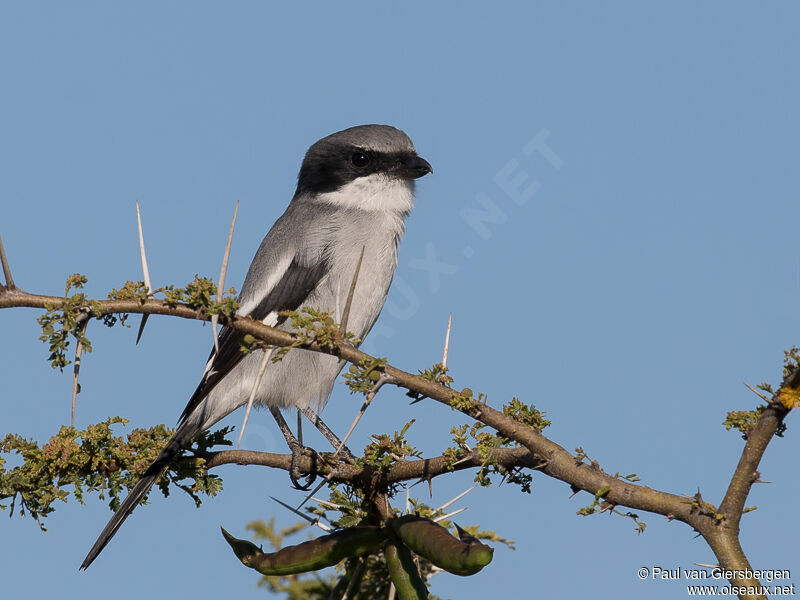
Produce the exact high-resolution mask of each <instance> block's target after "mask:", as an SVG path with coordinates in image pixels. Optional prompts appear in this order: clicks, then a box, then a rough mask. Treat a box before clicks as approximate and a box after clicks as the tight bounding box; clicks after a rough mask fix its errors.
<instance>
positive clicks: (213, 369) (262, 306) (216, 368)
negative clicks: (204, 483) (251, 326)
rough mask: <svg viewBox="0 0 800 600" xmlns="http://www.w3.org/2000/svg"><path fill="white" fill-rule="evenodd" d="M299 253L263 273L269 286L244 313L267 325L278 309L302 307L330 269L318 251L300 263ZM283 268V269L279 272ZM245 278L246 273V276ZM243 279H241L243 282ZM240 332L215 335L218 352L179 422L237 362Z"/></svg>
mask: <svg viewBox="0 0 800 600" xmlns="http://www.w3.org/2000/svg"><path fill="white" fill-rule="evenodd" d="M305 262H306V261H305V260H303V257H302V256H301V255H295V256H294V257H293V258H291V260H288V259H287V260H284V261H279V263H278V270H277V272H276V270H273V271H272V272H271V273H269V274H263V276H262V280H264V281H267V282H269V281H273V282H275V283H274V284H273V285H272V286H270V287H269V289H265V290H260V296H261V297H260V299H259V298H254V299H253V298H251V301H250V304H251V305H252V304H253V302H256V301H257V303H256V304H255V306H253V308H252V309H250V310H248V311H247V313H246V314H247V315H248V316H250V317H252V318H253V319H255V320H257V321H264V322H266V323H267V324H268V325H277V324H280V323H281V322H282V321H283V318H281V317H279V316H278V312H280V311H283V310H297V309H299V308H301V307H302V305H303V303H304V302H305V301H306V298H308V295H309V294H310V293H311V292H312V291H313V290H314V289H315V288H316V287H317V286H318V285H319V284H320V282H321V281H322V280H323V279H324V278H325V276H326V275H327V274H328V271H329V270H330V265H329V262H328V261H327V260H326V259H325V257H324V255H322V256H321V257H320V258H319V260H317V261H315V262H313V263H312V264H304V263H305ZM280 269H283V273H282V274H281V273H280ZM248 278H249V276H248ZM246 285H247V282H245V286H246ZM242 337H243V334H242V333H240V332H238V331H236V330H235V329H231V328H229V327H223V328H222V332H221V333H220V335H219V340H218V342H219V343H218V345H219V353H217V352H215V351H214V350H212V351H211V355H210V356H209V359H208V363H207V365H206V370H205V373H203V378H202V379H201V380H200V384H199V385H198V386H197V389H196V390H195V391H194V394H192V397H191V398H190V399H189V402H188V404H187V405H186V408H184V409H183V414H181V418H180V421H181V422H183V421H184V420H185V419H186V418H187V417H188V416H189V415H190V414H191V413H192V411H193V410H194V409H195V408H196V407H197V406H198V405H199V404H200V403H201V402H202V401H203V399H204V398H205V397H206V396H207V395H208V393H209V392H210V391H211V390H212V389H214V386H215V385H217V383H219V382H220V381H221V380H222V379H223V378H224V377H225V376H226V375H227V374H228V373H230V372H231V370H232V369H233V368H234V367H235V366H236V365H237V364H238V363H239V361H240V360H242V358H244V356H245V354H244V353H243V352H242V350H241V343H240V342H241V340H242Z"/></svg>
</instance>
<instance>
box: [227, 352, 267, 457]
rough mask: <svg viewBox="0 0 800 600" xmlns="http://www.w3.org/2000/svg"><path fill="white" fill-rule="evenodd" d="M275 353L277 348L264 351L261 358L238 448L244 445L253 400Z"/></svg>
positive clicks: (248, 401)
mask: <svg viewBox="0 0 800 600" xmlns="http://www.w3.org/2000/svg"><path fill="white" fill-rule="evenodd" d="M274 351H275V347H274V346H272V347H270V348H269V349H266V348H265V349H264V356H263V357H262V358H261V364H260V365H259V366H258V374H257V375H256V380H255V382H254V383H253V389H252V390H250V397H249V398H248V399H247V411H246V412H245V413H244V421H242V430H241V431H240V432H239V441H238V442H236V447H237V448H238V447H239V446H241V445H242V436H243V435H244V428H245V427H247V419H249V418H250V409H252V408H253V400H255V397H256V390H258V386H259V385H260V384H261V378H262V377H264V371H265V370H266V369H267V363H268V362H269V359H270V357H271V356H272V353H273V352H274Z"/></svg>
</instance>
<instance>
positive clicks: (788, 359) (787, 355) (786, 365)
mask: <svg viewBox="0 0 800 600" xmlns="http://www.w3.org/2000/svg"><path fill="white" fill-rule="evenodd" d="M798 368H800V348H798V347H797V346H792V347H791V348H789V349H788V350H785V351H784V353H783V378H784V379H786V378H787V377H789V376H790V375H791V374H792V373H794V372H795V371H797V369H798Z"/></svg>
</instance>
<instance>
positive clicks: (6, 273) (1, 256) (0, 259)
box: [0, 237, 17, 290]
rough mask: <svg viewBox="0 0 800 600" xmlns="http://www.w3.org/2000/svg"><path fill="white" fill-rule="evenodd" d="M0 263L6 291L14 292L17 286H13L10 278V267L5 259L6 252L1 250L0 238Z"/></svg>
mask: <svg viewBox="0 0 800 600" xmlns="http://www.w3.org/2000/svg"><path fill="white" fill-rule="evenodd" d="M0 263H2V265H3V277H5V280H6V289H8V290H15V289H17V286H16V285H14V278H13V277H12V276H11V267H9V266H8V258H6V250H5V248H3V238H2V237H0Z"/></svg>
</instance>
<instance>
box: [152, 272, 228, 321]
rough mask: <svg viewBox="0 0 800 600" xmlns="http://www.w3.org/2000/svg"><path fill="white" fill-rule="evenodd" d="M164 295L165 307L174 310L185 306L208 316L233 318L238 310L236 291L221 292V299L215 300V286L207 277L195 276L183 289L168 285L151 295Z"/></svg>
mask: <svg viewBox="0 0 800 600" xmlns="http://www.w3.org/2000/svg"><path fill="white" fill-rule="evenodd" d="M159 293H163V294H164V302H165V303H166V304H167V306H169V307H171V308H175V307H176V306H178V304H181V303H182V304H186V305H187V306H188V307H189V308H193V309H195V310H201V311H203V312H204V313H205V314H208V315H224V316H226V317H231V316H233V315H234V314H235V313H236V311H237V310H238V309H239V303H238V302H237V300H236V290H235V289H234V288H228V289H227V290H223V292H222V294H221V298H219V299H218V300H217V299H216V297H215V296H216V294H217V285H216V284H215V283H214V281H213V280H211V279H209V278H208V277H200V276H199V275H195V276H194V279H193V280H192V281H190V282H189V283H188V284H186V287H185V288H176V287H174V286H171V285H168V286H166V287H163V288H159V289H157V290H154V291H153V294H159Z"/></svg>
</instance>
